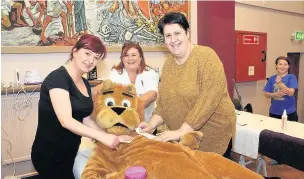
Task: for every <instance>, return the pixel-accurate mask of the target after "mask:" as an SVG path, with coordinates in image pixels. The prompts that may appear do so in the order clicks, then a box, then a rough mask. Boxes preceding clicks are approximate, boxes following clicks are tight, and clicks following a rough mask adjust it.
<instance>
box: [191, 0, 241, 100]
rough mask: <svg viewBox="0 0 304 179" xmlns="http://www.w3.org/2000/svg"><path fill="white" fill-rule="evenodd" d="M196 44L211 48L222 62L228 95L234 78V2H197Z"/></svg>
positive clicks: (231, 93) (231, 89)
mask: <svg viewBox="0 0 304 179" xmlns="http://www.w3.org/2000/svg"><path fill="white" fill-rule="evenodd" d="M197 33H198V34H197V36H198V44H199V45H205V46H209V47H211V48H213V49H214V50H215V51H216V53H217V54H218V55H219V57H220V59H221V60H222V62H223V64H224V68H225V72H226V77H227V82H228V90H229V94H230V96H231V97H232V96H233V82H232V79H233V78H234V76H235V48H236V47H235V2H234V1H197Z"/></svg>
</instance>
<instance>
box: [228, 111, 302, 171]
mask: <svg viewBox="0 0 304 179" xmlns="http://www.w3.org/2000/svg"><path fill="white" fill-rule="evenodd" d="M236 115H237V125H236V134H235V137H234V140H233V141H234V142H233V147H232V151H233V152H236V153H238V154H241V156H240V162H239V163H240V164H241V165H243V166H246V165H247V164H249V163H251V162H252V161H248V162H246V161H245V156H246V157H250V158H252V159H257V160H259V161H260V163H259V165H258V167H257V171H256V172H257V173H259V170H260V168H261V167H263V170H264V176H267V172H266V164H265V161H264V160H263V156H267V157H269V158H272V159H274V160H276V161H278V162H279V163H280V164H286V165H289V166H291V167H294V168H296V169H299V170H302V171H304V164H303V161H304V124H302V123H298V122H292V121H288V122H287V130H285V131H282V130H281V120H279V119H275V118H271V117H267V116H263V115H259V114H252V113H248V112H245V111H236ZM259 154H260V155H259ZM261 155H262V158H261Z"/></svg>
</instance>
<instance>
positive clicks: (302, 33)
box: [295, 32, 304, 40]
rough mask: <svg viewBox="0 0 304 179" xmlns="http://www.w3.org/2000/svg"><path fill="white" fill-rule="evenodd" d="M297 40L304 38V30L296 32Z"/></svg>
mask: <svg viewBox="0 0 304 179" xmlns="http://www.w3.org/2000/svg"><path fill="white" fill-rule="evenodd" d="M295 40H304V32H295Z"/></svg>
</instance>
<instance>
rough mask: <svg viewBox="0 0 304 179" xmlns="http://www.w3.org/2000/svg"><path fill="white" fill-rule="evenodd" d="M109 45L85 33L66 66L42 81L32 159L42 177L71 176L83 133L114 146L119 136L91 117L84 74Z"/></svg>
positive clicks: (90, 98) (89, 89) (89, 99)
mask: <svg viewBox="0 0 304 179" xmlns="http://www.w3.org/2000/svg"><path fill="white" fill-rule="evenodd" d="M106 54H107V53H106V48H105V46H104V45H103V44H102V42H101V41H100V39H99V38H98V37H96V36H94V35H89V34H86V35H83V36H81V38H80V39H79V40H78V42H77V43H76V45H75V46H74V47H73V49H72V52H71V55H70V58H69V59H68V61H67V63H66V65H64V66H61V67H59V68H58V69H56V70H54V71H53V72H51V73H50V74H49V75H48V76H47V77H46V78H45V80H44V81H43V83H42V85H41V90H40V100H39V106H38V128H37V132H36V136H35V140H34V143H33V146H32V153H31V157H32V162H33V165H34V167H35V169H36V170H37V172H38V173H39V177H40V178H43V179H55V178H56V179H61V178H62V179H72V178H74V175H73V172H72V169H73V164H74V160H75V157H76V154H77V151H78V148H79V145H80V141H81V136H85V137H89V138H92V139H95V140H97V141H100V142H102V143H104V144H105V145H107V146H108V147H110V148H112V149H114V148H116V147H117V145H118V144H119V138H118V136H115V135H112V134H107V133H105V132H104V131H102V130H101V129H99V127H97V125H96V123H95V121H93V120H91V119H90V117H89V116H90V114H91V113H92V111H93V100H92V94H91V88H90V85H89V82H88V81H87V80H86V79H84V78H83V77H82V75H83V74H85V73H88V72H89V71H91V70H92V69H93V68H95V67H96V65H97V62H98V61H100V60H102V59H104V58H105V57H106Z"/></svg>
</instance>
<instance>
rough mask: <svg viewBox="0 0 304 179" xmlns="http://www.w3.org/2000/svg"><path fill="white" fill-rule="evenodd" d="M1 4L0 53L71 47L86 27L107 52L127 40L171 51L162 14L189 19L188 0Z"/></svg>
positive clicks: (59, 0)
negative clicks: (160, 24)
mask: <svg viewBox="0 0 304 179" xmlns="http://www.w3.org/2000/svg"><path fill="white" fill-rule="evenodd" d="M1 6H2V8H1V14H2V16H1V26H2V28H1V39H2V41H1V50H2V53H56V52H70V50H71V48H72V46H74V45H75V43H76V42H77V40H78V39H79V37H80V36H81V35H83V34H86V33H89V34H94V35H96V36H98V37H100V39H101V40H102V41H103V42H104V44H105V45H106V46H107V49H108V51H109V52H119V51H120V50H121V46H122V45H123V43H124V42H126V41H133V42H138V43H139V44H140V45H141V46H142V47H143V49H144V51H167V50H166V48H165V47H164V45H163V42H164V39H163V36H162V35H161V34H160V33H159V32H158V28H157V24H158V21H159V19H160V18H161V17H163V16H164V14H166V13H168V12H182V13H184V14H185V16H186V17H187V18H188V19H189V20H190V2H189V1H186V0H164V1H160V0H149V1H147V0H85V1H84V0H39V1H28V0H27V1H26V0H24V1H8V0H2V4H1ZM20 11H21V12H22V13H19V12H20Z"/></svg>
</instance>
